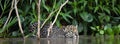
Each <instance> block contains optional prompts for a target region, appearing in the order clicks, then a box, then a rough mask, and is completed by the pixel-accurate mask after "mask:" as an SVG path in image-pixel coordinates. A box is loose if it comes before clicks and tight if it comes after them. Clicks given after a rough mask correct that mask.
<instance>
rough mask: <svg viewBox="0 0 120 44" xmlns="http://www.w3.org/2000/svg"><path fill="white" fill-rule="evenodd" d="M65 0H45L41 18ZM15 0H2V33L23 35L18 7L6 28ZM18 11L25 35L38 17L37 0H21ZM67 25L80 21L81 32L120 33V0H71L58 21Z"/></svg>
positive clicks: (0, 35)
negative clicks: (19, 25) (17, 14)
mask: <svg viewBox="0 0 120 44" xmlns="http://www.w3.org/2000/svg"><path fill="white" fill-rule="evenodd" d="M63 2H65V0H42V1H41V18H40V19H41V21H44V20H45V19H46V18H47V17H48V15H49V14H50V13H51V12H54V10H58V9H59V7H60V5H61V4H62V3H63ZM11 4H12V1H11V0H0V37H19V36H21V33H20V30H19V27H18V23H17V18H16V14H15V11H13V12H12V15H11V17H10V20H9V22H8V24H7V26H6V27H5V28H3V25H4V23H5V22H6V20H7V17H8V14H9V11H10V9H11V8H10V7H11ZM17 6H18V11H19V15H20V18H21V23H22V27H23V29H24V33H25V35H26V36H27V35H29V34H30V33H29V27H28V26H29V25H30V24H31V23H34V22H36V21H37V8H36V1H35V0H20V1H19V2H18V5H17ZM56 13H57V12H54V14H53V15H52V17H51V18H50V19H49V21H48V22H52V21H53V20H54V18H55V15H56ZM55 25H57V26H58V27H61V26H63V25H78V31H79V33H80V34H82V35H83V34H85V35H86V34H88V35H119V34H120V0H69V2H68V3H67V5H65V6H64V7H63V8H62V11H61V12H60V15H59V16H58V19H57V21H56V23H55Z"/></svg>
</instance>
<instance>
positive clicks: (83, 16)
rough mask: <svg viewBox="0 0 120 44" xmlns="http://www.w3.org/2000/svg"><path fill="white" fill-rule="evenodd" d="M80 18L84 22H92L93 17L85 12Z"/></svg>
mask: <svg viewBox="0 0 120 44" xmlns="http://www.w3.org/2000/svg"><path fill="white" fill-rule="evenodd" d="M80 17H81V18H82V19H83V20H84V21H86V22H92V21H93V16H92V15H91V14H90V13H87V12H83V13H81V14H80Z"/></svg>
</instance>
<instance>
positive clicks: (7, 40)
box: [0, 36, 120, 44]
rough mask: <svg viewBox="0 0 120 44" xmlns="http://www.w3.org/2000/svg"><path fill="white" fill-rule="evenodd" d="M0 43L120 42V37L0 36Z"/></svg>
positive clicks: (108, 43) (76, 43)
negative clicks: (38, 37) (23, 37)
mask: <svg viewBox="0 0 120 44" xmlns="http://www.w3.org/2000/svg"><path fill="white" fill-rule="evenodd" d="M0 44H120V37H113V36H112V37H111V36H107V37H104V36H102V37H93V36H80V37H79V38H41V39H40V40H38V39H37V38H26V39H22V38H0Z"/></svg>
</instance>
